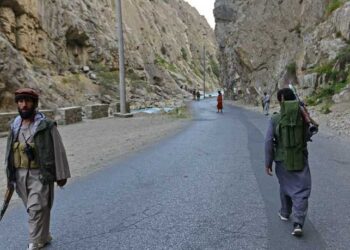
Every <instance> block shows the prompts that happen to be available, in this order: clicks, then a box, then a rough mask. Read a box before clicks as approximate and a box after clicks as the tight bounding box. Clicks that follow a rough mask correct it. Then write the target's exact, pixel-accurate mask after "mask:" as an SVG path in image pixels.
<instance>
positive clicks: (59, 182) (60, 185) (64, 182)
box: [56, 179, 67, 187]
mask: <svg viewBox="0 0 350 250" xmlns="http://www.w3.org/2000/svg"><path fill="white" fill-rule="evenodd" d="M56 182H57V185H58V186H59V187H63V186H64V185H66V183H67V179H63V180H58V181H56Z"/></svg>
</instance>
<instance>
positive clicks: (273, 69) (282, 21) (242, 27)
mask: <svg viewBox="0 0 350 250" xmlns="http://www.w3.org/2000/svg"><path fill="white" fill-rule="evenodd" d="M331 2H332V1H329V0H322V1H312V0H297V1H286V0H278V1H277V0H266V1H260V0H216V3H215V10H214V14H215V19H216V30H215V32H216V36H217V41H218V45H219V49H220V53H219V57H220V62H221V76H222V82H223V84H224V85H225V86H226V88H228V90H229V91H231V93H232V94H233V93H236V94H238V95H240V96H241V97H243V98H245V99H246V100H247V101H250V102H257V100H258V96H259V94H261V92H262V91H267V92H270V93H274V91H275V90H276V89H277V88H278V87H282V86H285V85H288V84H289V83H294V84H297V86H298V89H299V91H300V93H301V94H302V95H304V96H307V95H309V94H310V93H312V92H313V91H314V90H315V89H316V88H317V87H319V86H321V85H323V84H327V82H328V79H327V77H328V76H327V73H328V72H327V70H325V69H324V70H321V67H322V66H324V65H327V64H329V63H330V62H331V61H332V62H334V64H332V67H333V66H334V67H336V68H339V67H340V68H342V70H343V72H345V73H346V74H349V69H346V67H347V66H346V65H339V60H338V62H337V59H338V58H339V53H340V52H341V51H342V50H343V49H344V48H347V46H349V45H348V43H349V41H350V2H349V1H343V3H342V4H341V5H340V6H338V8H337V9H334V10H333V9H332V10H330V3H331ZM333 2H334V1H333ZM338 2H341V1H338ZM349 51H350V50H349ZM349 61H350V59H349ZM349 61H347V62H346V63H347V64H348V63H349ZM334 67H333V70H334ZM330 70H332V68H331V69H330ZM345 78H346V76H345ZM345 78H344V77H343V79H342V80H344V79H345ZM349 79H350V78H349Z"/></svg>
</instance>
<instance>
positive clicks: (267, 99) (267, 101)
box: [263, 92, 270, 115]
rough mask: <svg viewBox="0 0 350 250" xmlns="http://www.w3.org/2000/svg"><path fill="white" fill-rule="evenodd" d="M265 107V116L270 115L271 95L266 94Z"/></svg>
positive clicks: (264, 98)
mask: <svg viewBox="0 0 350 250" xmlns="http://www.w3.org/2000/svg"><path fill="white" fill-rule="evenodd" d="M263 106H264V114H265V115H269V109H270V95H268V94H267V93H266V92H264V97H263Z"/></svg>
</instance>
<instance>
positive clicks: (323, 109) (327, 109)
mask: <svg viewBox="0 0 350 250" xmlns="http://www.w3.org/2000/svg"><path fill="white" fill-rule="evenodd" d="M320 111H321V113H322V114H329V113H331V112H332V111H331V103H329V102H327V103H326V104H324V105H323V106H322V107H321V110H320Z"/></svg>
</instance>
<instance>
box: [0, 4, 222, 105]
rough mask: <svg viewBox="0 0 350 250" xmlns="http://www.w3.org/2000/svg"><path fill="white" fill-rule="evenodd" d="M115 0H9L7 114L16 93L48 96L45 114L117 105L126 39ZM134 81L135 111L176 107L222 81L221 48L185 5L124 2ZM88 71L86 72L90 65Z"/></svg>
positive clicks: (1, 40)
mask: <svg viewBox="0 0 350 250" xmlns="http://www.w3.org/2000/svg"><path fill="white" fill-rule="evenodd" d="M114 2H115V1H114V0H60V1H57V0H1V1H0V109H1V110H8V109H13V107H14V106H13V94H12V93H13V91H14V89H16V88H18V87H22V86H29V87H32V88H35V89H37V90H40V92H41V94H42V98H41V105H42V107H43V108H45V107H49V108H55V107H58V106H59V107H62V106H70V105H84V104H87V103H99V102H107V103H108V102H113V101H114V102H115V101H116V100H117V99H118V97H117V95H119V91H118V82H119V78H118V69H119V65H118V47H117V46H118V42H117V41H118V38H117V34H116V33H117V32H116V17H115V6H114ZM122 5H123V19H124V27H123V29H124V39H125V57H126V78H127V79H126V83H127V95H128V100H129V101H130V102H131V105H132V107H133V108H140V107H147V106H163V105H173V104H174V103H176V101H177V100H179V99H182V97H183V95H184V94H186V93H187V92H186V89H190V88H197V89H198V88H201V86H202V64H201V61H202V60H201V58H202V48H203V46H205V47H206V51H207V53H206V62H207V68H206V72H207V86H206V87H207V89H214V88H215V87H216V86H217V83H218V80H217V75H218V63H217V60H216V48H217V46H216V43H215V37H214V33H213V30H212V29H211V28H210V27H209V25H208V24H207V22H206V20H205V19H204V17H202V16H200V15H199V14H198V12H197V11H196V10H195V9H194V8H192V7H191V6H190V5H189V4H187V3H186V2H184V1H183V0H171V1H166V0H149V1H145V0H123V1H122ZM84 66H85V67H84Z"/></svg>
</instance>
